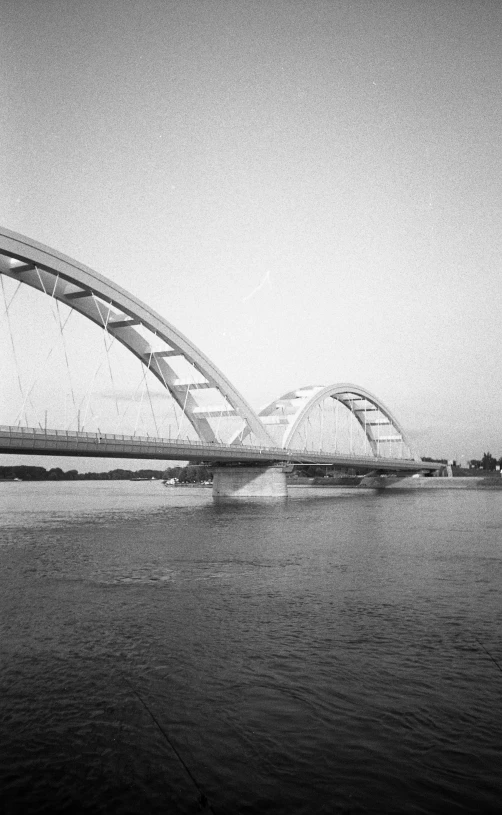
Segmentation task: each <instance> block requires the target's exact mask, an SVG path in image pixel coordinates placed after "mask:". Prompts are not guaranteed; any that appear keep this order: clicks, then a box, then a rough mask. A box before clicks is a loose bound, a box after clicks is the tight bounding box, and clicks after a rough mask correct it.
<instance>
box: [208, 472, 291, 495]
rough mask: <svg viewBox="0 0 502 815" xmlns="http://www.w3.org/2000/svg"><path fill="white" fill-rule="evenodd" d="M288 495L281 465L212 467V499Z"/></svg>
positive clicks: (284, 473) (284, 474)
mask: <svg viewBox="0 0 502 815" xmlns="http://www.w3.org/2000/svg"><path fill="white" fill-rule="evenodd" d="M287 496H288V489H287V486H286V471H285V468H284V467H282V466H277V465H276V466H267V467H262V466H258V467H246V466H240V465H239V466H232V465H227V466H218V467H214V468H213V499H214V500H215V501H241V500H246V501H249V500H254V499H258V500H262V499H269V498H272V499H284V498H287Z"/></svg>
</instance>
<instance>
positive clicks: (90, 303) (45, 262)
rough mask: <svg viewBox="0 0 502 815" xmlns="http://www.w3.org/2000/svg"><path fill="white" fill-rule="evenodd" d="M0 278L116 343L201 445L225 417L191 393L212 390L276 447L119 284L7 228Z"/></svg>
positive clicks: (223, 381) (2, 232)
mask: <svg viewBox="0 0 502 815" xmlns="http://www.w3.org/2000/svg"><path fill="white" fill-rule="evenodd" d="M0 274H4V275H5V276H6V277H10V278H12V279H14V280H17V281H20V282H22V283H23V284H25V285H28V286H30V287H32V288H34V289H37V290H39V291H41V292H43V293H44V294H46V295H48V296H50V297H52V298H54V299H56V300H59V301H60V302H62V303H65V304H66V305H67V306H70V307H71V308H72V309H74V310H75V311H77V312H78V313H80V314H82V315H83V316H84V317H86V318H87V319H89V320H90V321H91V322H93V323H95V324H96V325H98V326H99V327H100V328H102V329H103V330H105V331H107V332H108V333H109V334H110V335H111V336H113V337H115V338H116V339H117V340H118V341H119V342H121V343H122V345H124V346H125V347H126V348H127V349H128V350H129V351H130V352H131V353H132V354H134V355H135V356H136V357H137V358H138V359H139V360H140V361H141V362H142V364H143V365H144V366H145V367H146V368H147V369H148V370H150V371H152V373H153V374H154V375H155V376H156V377H157V379H158V380H159V382H161V384H162V385H163V386H164V387H165V388H166V390H168V391H169V393H170V394H171V396H172V397H173V399H174V400H175V401H176V403H177V404H178V405H179V406H180V407H181V408H182V410H183V412H184V413H185V415H186V416H187V419H188V420H189V421H190V423H191V424H192V426H193V427H194V429H195V431H196V433H197V435H198V436H199V438H200V439H201V441H206V442H213V441H216V437H215V434H214V432H213V430H212V428H211V425H210V423H209V421H208V418H209V417H210V416H211V415H221V414H222V411H221V410H220V411H219V413H218V411H215V412H213V413H211V410H210V409H209V408H207V409H201V408H200V407H199V406H198V405H197V403H196V400H195V399H194V397H193V393H191V390H190V389H192V392H193V391H194V390H197V389H198V388H201V387H206V388H207V387H210V388H211V387H212V388H216V389H217V390H218V391H219V393H220V394H221V395H222V396H223V398H224V399H225V401H226V402H228V404H229V405H230V406H231V408H230V409H229V410H228V412H227V415H233V416H235V417H237V418H240V419H241V420H242V421H243V422H244V426H245V427H246V430H247V432H246V435H247V436H248V435H250V434H253V435H254V436H255V438H256V440H257V442H258V443H259V444H260V445H263V446H273V441H272V439H271V437H270V436H269V434H268V433H267V431H266V429H265V427H264V426H263V424H262V423H261V421H260V419H259V418H258V416H257V415H256V414H255V412H254V411H253V409H252V408H251V406H250V405H249V404H248V403H247V402H246V400H245V399H244V398H243V397H242V396H241V394H240V393H239V392H238V391H237V390H236V389H235V388H234V387H233V385H232V384H231V383H230V382H229V380H228V379H227V378H226V377H225V376H224V375H223V374H222V373H221V371H219V370H218V368H217V367H216V366H215V365H214V364H213V363H212V362H211V361H210V360H209V359H208V357H206V356H205V354H203V353H202V351H200V350H199V349H198V348H197V347H196V346H195V345H193V343H191V342H190V340H188V339H187V338H186V337H185V336H184V335H183V334H182V333H181V332H180V331H178V330H177V329H176V328H175V327H174V326H172V325H171V324H170V323H168V322H167V320H165V319H164V318H163V317H161V316H160V315H159V314H157V312H155V311H154V310H153V309H151V308H150V307H149V306H147V305H146V304H145V303H143V302H142V301H141V300H139V299H138V298H136V297H134V296H133V295H132V294H130V293H129V292H127V291H126V290H125V289H123V288H121V287H120V286H118V285H117V284H116V283H114V282H112V281H111V280H108V279H107V278H106V277H104V276H103V275H100V274H98V273H97V272H95V271H94V270H93V269H90V268H89V267H88V266H84V265H83V264H81V263H78V262H77V261H76V260H74V259H72V258H70V257H68V256H66V255H63V254H62V253H60V252H57V251H56V250H55V249H51V248H49V247H47V246H44V245H42V244H40V243H38V242H36V241H33V240H31V239H30V238H27V237H25V236H23V235H19V234H17V233H15V232H11V231H10V230H7V229H5V228H0ZM98 298H99V299H98ZM135 325H142V326H144V327H146V328H147V329H148V330H149V331H150V332H152V333H153V334H154V335H156V336H157V337H158V338H159V339H160V340H162V341H163V342H165V343H166V344H167V345H168V346H169V348H170V349H171V350H169V351H167V352H161V354H160V355H158V356H156V355H155V352H154V350H153V348H152V347H151V346H150V344H149V343H148V342H147V341H146V340H145V339H144V337H143V336H142V335H141V333H140V332H139V331H138V330H136V329H135V328H134V326H135ZM169 356H178V357H184V358H185V360H187V361H188V362H189V363H190V364H191V365H192V366H193V367H194V368H195V369H196V371H197V372H198V373H199V374H200V375H201V379H200V381H199V380H198V381H197V382H196V383H183V382H180V380H179V378H178V374H177V373H176V371H175V370H174V368H173V367H171V366H170V365H169V362H168V361H167V359H168V358H169ZM204 414H205V415H204ZM223 415H224V414H223Z"/></svg>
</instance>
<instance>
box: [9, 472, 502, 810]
mask: <svg viewBox="0 0 502 815" xmlns="http://www.w3.org/2000/svg"><path fill="white" fill-rule="evenodd" d="M501 587H502V492H498V491H497V492H495V491H494V492H490V491H488V490H486V491H481V490H478V491H463V490H462V491H457V490H455V491H451V492H450V491H447V490H438V491H434V490H427V491H423V492H421V491H419V490H416V491H415V490H414V491H409V492H397V491H396V492H388V493H383V494H372V493H370V492H366V493H364V492H358V491H357V490H352V491H349V490H347V491H346V492H345V493H343V492H342V491H340V492H338V493H336V492H331V491H329V490H319V491H317V490H301V489H296V490H291V495H290V498H289V500H288V501H287V502H285V503H255V504H243V505H241V506H230V505H213V502H212V499H211V492H210V490H207V489H203V488H196V489H172V488H171V489H165V488H163V487H162V485H161V484H160V482H74V483H72V482H63V483H54V482H53V483H4V484H0V615H1V616H0V632H1V640H0V722H1V725H0V753H1V762H0V799H1V801H0V809H1V810H2V812H4V813H6V815H17V813H22V815H29V814H31V813H36V812H44V813H45V812H47V813H59V812H66V811H67V812H89V813H146V814H148V813H196V812H201V811H205V812H213V813H218V814H219V815H223V814H224V815H231V813H232V814H233V813H249V815H261V813H271V814H272V813H274V815H275V814H276V813H281V815H282V814H283V815H291V814H293V815H294V813H305V814H306V815H307V813H442V812H445V813H454V812H481V813H483V812H487V813H488V812H493V813H495V812H497V813H498V812H500V810H501V801H502V781H501V768H502V741H501V739H502V736H501V733H502V712H501V710H502V708H501V696H502V669H501V666H502V646H501V641H500V626H501V620H502V602H501Z"/></svg>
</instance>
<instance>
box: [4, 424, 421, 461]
mask: <svg viewBox="0 0 502 815" xmlns="http://www.w3.org/2000/svg"><path fill="white" fill-rule="evenodd" d="M0 434H1V435H3V436H4V437H5V436H8V437H10V438H12V439H15V438H16V437H17V438H19V436H23V437H25V438H26V437H32V438H33V437H37V436H38V437H39V438H40V439H41V438H42V437H45V438H47V439H48V438H51V437H56V438H57V439H61V440H62V441H63V440H65V439H66V440H68V441H70V440H80V441H82V442H84V441H96V442H97V443H98V444H100V443H101V442H105V443H106V442H107V441H110V442H124V443H133V444H135V443H142V444H146V445H147V446H151V447H154V446H156V445H157V446H159V445H162V446H166V447H169V446H170V447H177V448H182V449H186V451H187V453H188V452H189V451H193V449H194V448H199V449H200V452H201V458H203V453H204V451H211V452H212V453H214V452H217V451H219V450H221V452H225V453H228V451H229V450H232V451H235V453H236V454H238V452H239V451H242V452H243V453H249V454H259V455H261V456H263V457H265V455H266V454H267V453H270V454H271V455H273V457H274V458H275V459H277V458H278V457H279V458H281V459H283V460H287V459H289V460H290V459H295V458H298V457H300V458H301V457H302V456H305V455H314V454H316V453H322V454H323V455H324V456H330V455H332V456H333V457H338V456H340V454H337V453H336V452H335V453H327V452H326V451H320V450H319V451H316V450H308V449H305V450H297V449H286V448H284V447H263V446H252V445H244V444H242V445H241V444H240V445H228V444H220V443H218V442H204V441H200V440H199V439H194V440H191V439H186V440H185V439H172V438H169V439H166V438H159V437H156V436H128V435H123V434H115V433H99V432H88V431H84V430H56V429H50V428H43V427H22V426H20V425H19V426H13V425H0ZM342 455H343V458H344V459H349V460H350V459H354V460H357V461H361V460H362V458H366V459H370V460H371V461H375V462H376V461H379V460H380V461H382V462H385V461H389V460H390V457H389V456H380V455H372V456H366V457H361V456H359V455H357V454H356V453H345V452H344V453H343V454H342ZM401 460H402V461H403V462H404V461H407V459H401ZM410 461H411V459H410ZM320 466H323V464H322V463H320Z"/></svg>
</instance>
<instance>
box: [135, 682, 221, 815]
mask: <svg viewBox="0 0 502 815" xmlns="http://www.w3.org/2000/svg"><path fill="white" fill-rule="evenodd" d="M122 676H123V677H124V679H125V681H126V682H127V684H128V685H129V687H130V689H131V690H132V692H133V693H134V695H135V696H136V697H137V698H138V699H139V701H140V702H141V704H142V705H143V707H144V708H145V710H146V711H147V713H149V715H150V717H151V719H152V721H153V722H154V723H155V724H156V726H157V727H158V729H159V730H160V732H161V733H162V735H163V737H164V739H165V740H166V742H167V743H168V745H169V747H170V748H171V750H172V751H173V753H174V755H175V756H176V758H177V759H178V761H179V762H180V764H181V766H182V767H183V768H184V769H185V772H186V774H187V775H188V777H189V778H190V780H191V782H192V784H193V785H194V787H195V789H196V790H197V792H198V793H199V805H200V806H201V808H207V810H208V811H209V812H212V813H213V815H216V813H215V811H214V809H213V808H212V806H211V804H210V803H209V801H208V799H207V796H206V795H204V793H203V791H202V789H201V787H200V786H199V784H198V783H197V781H196V779H195V778H194V776H193V775H192V773H191V771H190V769H189V767H188V766H187V764H186V763H185V761H184V760H183V758H182V756H181V755H180V753H179V751H178V750H177V749H176V747H175V746H174V744H173V742H172V741H171V739H170V738H169V736H168V735H167V733H166V731H165V730H164V728H163V727H162V725H161V724H160V722H159V721H158V719H157V718H156V716H155V715H154V713H153V712H152V711H151V710H150V708H149V707H148V705H147V704H146V702H145V701H144V699H142V698H141V696H140V695H139V693H138V691H137V690H136V688H135V687H134V686H133V685H131V683H130V682H129V680H128V678H127V676H125V675H124V674H122Z"/></svg>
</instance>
